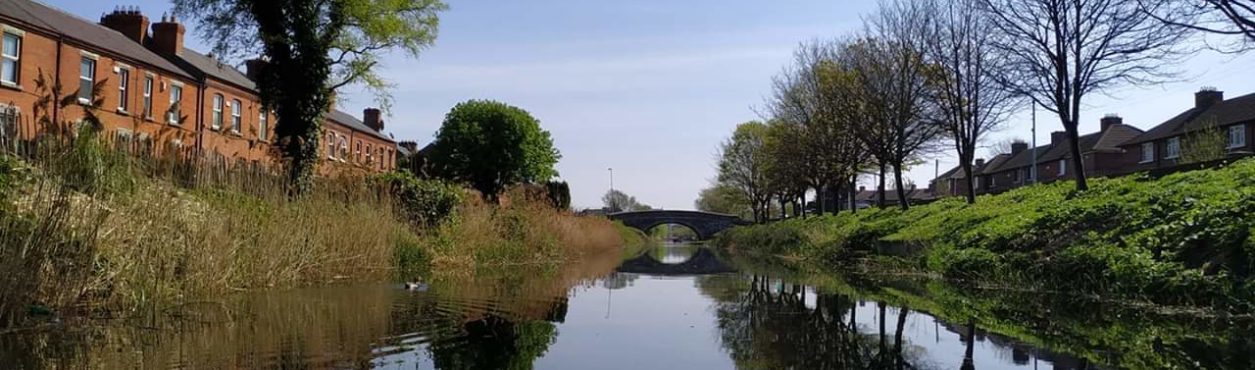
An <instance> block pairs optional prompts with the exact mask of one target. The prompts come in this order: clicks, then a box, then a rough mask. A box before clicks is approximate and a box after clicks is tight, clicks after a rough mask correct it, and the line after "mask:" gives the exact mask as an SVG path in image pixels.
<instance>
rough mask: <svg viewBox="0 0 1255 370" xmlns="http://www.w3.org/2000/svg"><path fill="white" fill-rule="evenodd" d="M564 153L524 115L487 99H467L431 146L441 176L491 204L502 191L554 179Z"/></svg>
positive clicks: (534, 119)
mask: <svg viewBox="0 0 1255 370" xmlns="http://www.w3.org/2000/svg"><path fill="white" fill-rule="evenodd" d="M561 157H562V155H561V154H559V153H558V150H557V149H555V148H554V147H553V140H552V139H551V138H550V137H549V132H548V131H545V130H543V129H541V128H540V122H539V121H537V120H536V118H533V117H532V115H531V114H529V113H527V111H525V110H523V109H520V108H518V107H514V106H511V105H507V104H505V103H500V102H495V101H490V100H470V101H466V102H463V103H459V104H458V105H456V106H454V107H453V110H450V111H449V114H448V115H446V116H445V119H444V124H443V125H442V126H441V127H440V132H438V133H436V140H435V142H434V143H432V152H431V164H432V166H433V169H434V170H435V172H436V174H437V175H438V176H441V177H445V178H448V179H452V180H455V181H460V182H465V183H467V184H470V185H471V186H472V187H474V188H475V189H476V190H479V192H480V193H481V194H482V195H483V197H484V199H487V200H490V201H493V202H495V201H496V200H497V196H498V194H501V191H502V190H505V188H506V187H508V186H510V185H513V184H518V183H539V182H543V181H548V180H549V179H551V178H553V177H555V176H557V175H558V171H557V170H555V169H554V165H555V164H557V163H558V159H559V158H561Z"/></svg>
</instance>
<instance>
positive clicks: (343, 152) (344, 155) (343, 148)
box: [339, 136, 349, 162]
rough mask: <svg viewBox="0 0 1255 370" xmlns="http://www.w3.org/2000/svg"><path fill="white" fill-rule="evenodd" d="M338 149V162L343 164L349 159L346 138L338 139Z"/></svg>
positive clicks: (347, 140)
mask: <svg viewBox="0 0 1255 370" xmlns="http://www.w3.org/2000/svg"><path fill="white" fill-rule="evenodd" d="M339 149H340V155H339V158H340V161H341V162H344V161H345V160H347V159H348V158H349V139H348V138H347V137H344V136H341V137H340V148H339Z"/></svg>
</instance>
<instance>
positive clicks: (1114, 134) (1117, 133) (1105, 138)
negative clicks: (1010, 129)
mask: <svg viewBox="0 0 1255 370" xmlns="http://www.w3.org/2000/svg"><path fill="white" fill-rule="evenodd" d="M1141 134H1142V130H1141V129H1138V128H1136V127H1133V126H1129V125H1125V124H1116V125H1111V127H1108V128H1107V130H1105V131H1099V132H1094V133H1090V134H1087V135H1081V136H1080V137H1078V138H1077V142H1078V143H1079V145H1078V146H1079V147H1080V150H1081V153H1091V152H1119V151H1121V149H1120V145H1123V144H1124V143H1126V142H1127V141H1129V140H1130V139H1132V138H1134V137H1136V136H1138V135H1141ZM1069 143H1071V140H1068V139H1065V140H1063V141H1061V142H1058V143H1051V144H1047V145H1042V146H1038V147H1036V148H1033V149H1029V150H1025V151H1022V152H1019V153H1016V154H1015V155H1012V156H1011V157H1010V158H1009V159H1007V160H1006V161H1004V162H1001V163H997V164H994V163H990V164H988V165H986V167H985V169H986V172H990V173H992V172H1001V171H1007V170H1011V169H1016V168H1023V167H1028V166H1029V165H1030V164H1032V163H1033V152H1034V151H1036V152H1037V164H1042V163H1048V162H1054V161H1057V160H1060V159H1064V158H1068V157H1069V156H1070V155H1071V152H1072V146H1071V145H1070V144H1069Z"/></svg>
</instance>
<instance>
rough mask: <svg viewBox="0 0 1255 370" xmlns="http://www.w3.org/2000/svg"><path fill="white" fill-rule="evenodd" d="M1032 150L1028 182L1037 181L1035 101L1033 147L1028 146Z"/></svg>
mask: <svg viewBox="0 0 1255 370" xmlns="http://www.w3.org/2000/svg"><path fill="white" fill-rule="evenodd" d="M1028 150H1031V151H1032V155H1033V164H1032V165H1030V166H1028V177H1029V183H1030V184H1036V183H1037V103H1033V147H1031V148H1028Z"/></svg>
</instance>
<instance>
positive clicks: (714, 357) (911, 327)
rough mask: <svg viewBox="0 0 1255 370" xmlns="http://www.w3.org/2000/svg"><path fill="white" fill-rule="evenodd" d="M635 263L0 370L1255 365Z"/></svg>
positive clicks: (317, 298)
mask: <svg viewBox="0 0 1255 370" xmlns="http://www.w3.org/2000/svg"><path fill="white" fill-rule="evenodd" d="M658 252H661V253H662V254H656V253H655V254H646V255H647V256H648V257H649V258H650V260H652V261H655V262H658V263H661V264H665V265H681V264H685V263H689V262H692V261H694V260H698V261H707V262H710V259H716V260H720V261H729V260H727V259H726V257H727V256H723V255H720V254H717V253H714V252H711V251H709V250H705V249H699V248H693V249H689V250H677V251H666V250H663V251H658ZM670 256H684V258H685V259H684V260H681V261H679V262H674V259H673V258H672V257H670ZM638 257H640V256H638ZM633 260H636V259H635V258H633V259H629V261H627V262H625V263H623V264H620V260H619V257H617V256H612V257H605V258H600V257H598V258H591V259H589V260H587V261H586V263H582V264H579V265H577V266H569V267H568V268H563V269H555V270H542V271H536V270H515V271H498V273H496V274H492V275H487V276H484V275H481V276H477V277H466V278H458V279H445V280H437V281H433V282H432V286H431V289H430V290H428V291H427V292H410V291H406V290H405V289H402V288H401V287H399V286H395V285H381V284H370V285H361V286H340V287H327V288H314V289H301V290H293V291H277V292H260V293H252V294H243V295H239V296H235V297H231V298H230V299H228V300H226V301H222V302H194V303H188V304H186V305H184V306H182V307H180V308H179V309H177V310H172V311H170V312H169V313H165V314H156V315H146V316H142V317H137V318H131V319H125V320H116V321H111V322H103V323H97V324H96V325H72V326H66V327H63V328H61V327H54V328H49V329H46V330H37V331H28V332H21V333H17V334H5V335H0V368H3V369H11V368H12V369H44V368H63V369H79V368H104V369H114V368H294V369H299V368H336V369H343V368H405V369H414V368H417V369H531V368H544V369H587V368H598V369H639V368H683V369H689V368H701V369H720V368H740V369H782V368H784V369H788V368H792V369H954V368H960V369H1003V368H1034V369H1037V368H1040V369H1090V368H1100V367H1102V368H1124V367H1129V368H1165V367H1177V368H1226V369H1246V368H1251V366H1250V365H1251V356H1252V353H1253V352H1255V345H1253V344H1252V341H1251V339H1250V338H1249V336H1250V335H1249V329H1250V326H1249V324H1248V323H1243V322H1240V321H1231V320H1220V321H1217V320H1201V319H1190V320H1175V321H1165V320H1162V319H1152V318H1149V317H1145V316H1138V315H1134V314H1130V313H1128V312H1126V311H1118V310H1112V309H1109V308H1106V307H1103V306H1102V305H1092V304H1090V305H1087V304H1084V303H1074V302H1068V303H1066V304H1064V305H1062V306H1060V305H1056V304H1054V303H1051V301H1050V300H1046V299H1044V298H1042V297H1040V296H1032V297H1027V298H1026V297H1023V296H1017V295H1008V296H996V297H990V296H986V295H984V294H985V293H979V292H966V293H964V292H959V291H955V290H952V289H951V288H948V287H947V286H945V285H930V284H931V283H930V284H925V285H922V286H921V285H919V284H914V283H903V282H874V283H869V282H854V283H849V282H844V281H842V280H840V279H838V278H837V277H834V276H831V275H822V274H820V275H814V274H805V273H799V272H796V271H786V270H779V269H774V268H765V267H763V266H758V265H754V264H752V263H751V262H747V261H742V260H730V262H719V263H720V264H722V265H726V266H725V267H728V268H731V267H732V266H735V267H736V269H737V270H740V271H742V272H739V273H717V274H701V273H697V272H694V271H693V270H690V271H688V272H685V273H683V274H665V273H660V274H648V273H629V272H615V270H616V269H618V270H619V271H622V270H624V266H629V267H630V266H631V265H632V263H633V262H632V261H633ZM636 261H637V262H640V261H642V260H636ZM664 261H671V263H664ZM924 296H928V297H930V298H929V299H928V300H913V299H911V298H910V297H924ZM891 302H896V303H891ZM902 302H911V303H910V304H903V303H902ZM1069 307H1070V308H1069ZM938 317H946V318H947V319H940V318H938ZM987 329H989V330H987ZM999 333H1002V334H999ZM1005 334H1013V335H1014V336H1010V335H1005Z"/></svg>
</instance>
